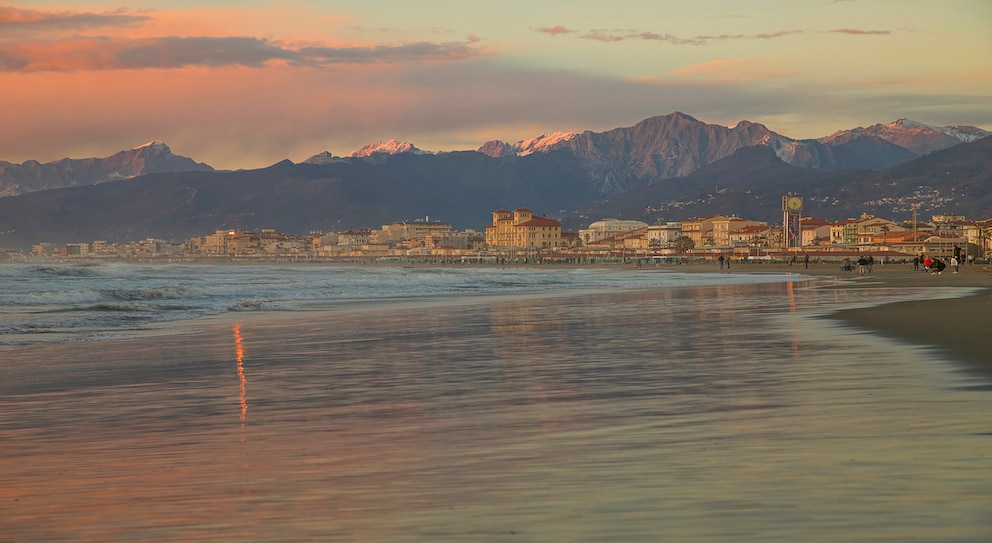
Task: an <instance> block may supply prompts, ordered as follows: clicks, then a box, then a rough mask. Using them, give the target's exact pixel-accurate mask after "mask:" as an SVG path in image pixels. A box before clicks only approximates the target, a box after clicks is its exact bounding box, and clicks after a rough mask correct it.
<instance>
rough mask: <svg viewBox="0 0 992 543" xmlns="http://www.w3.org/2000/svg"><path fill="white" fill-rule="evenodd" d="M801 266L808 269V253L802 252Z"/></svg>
mask: <svg viewBox="0 0 992 543" xmlns="http://www.w3.org/2000/svg"><path fill="white" fill-rule="evenodd" d="M803 267H805V268H806V269H807V270H808V269H809V253H805V254H803Z"/></svg>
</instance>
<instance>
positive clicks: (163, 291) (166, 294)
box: [97, 287, 188, 301]
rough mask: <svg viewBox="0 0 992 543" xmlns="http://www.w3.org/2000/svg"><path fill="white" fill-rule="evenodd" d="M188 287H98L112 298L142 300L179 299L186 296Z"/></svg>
mask: <svg viewBox="0 0 992 543" xmlns="http://www.w3.org/2000/svg"><path fill="white" fill-rule="evenodd" d="M187 290H188V289H186V288H184V287H169V288H155V289H143V288H122V289H98V290H97V292H98V293H100V295H101V296H104V297H106V298H110V299H112V300H123V301H141V300H178V299H181V298H183V297H185V295H186V292H187Z"/></svg>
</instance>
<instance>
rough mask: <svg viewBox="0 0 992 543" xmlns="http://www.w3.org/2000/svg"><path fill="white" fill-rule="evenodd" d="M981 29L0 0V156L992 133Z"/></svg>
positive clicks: (780, 14) (536, 10) (630, 10)
mask: <svg viewBox="0 0 992 543" xmlns="http://www.w3.org/2000/svg"><path fill="white" fill-rule="evenodd" d="M0 2H2V0H0ZM990 23H992V2H990V1H988V0H943V1H940V2H935V1H933V0H791V1H783V0H748V1H718V0H693V1H684V0H683V1H678V2H675V1H646V0H613V1H610V2H601V1H596V2H594V1H591V0H569V1H568V2H565V1H541V2H537V1H534V0H528V1H521V0H501V1H499V2H465V1H464V0H459V1H447V0H435V1H428V2H411V1H409V0H404V1H399V0H378V1H376V2H358V1H337V2H335V1H328V2H316V1H311V2H307V1H289V2H271V1H252V0H242V1H231V0H197V1H186V0H173V1H169V2H161V1H153V0H123V3H122V2H121V0H115V2H113V3H98V2H82V1H74V0H68V1H62V2H34V1H27V2H18V3H16V4H6V5H3V4H0V123H2V124H0V126H2V128H0V160H6V161H9V162H15V163H17V162H22V161H25V160H29V159H34V160H39V161H41V162H47V161H51V160H58V159H61V158H63V157H73V158H83V157H91V156H98V157H102V156H107V155H110V154H113V153H115V152H117V151H119V150H122V149H128V148H132V147H135V146H138V145H141V144H143V143H145V142H147V141H150V140H155V139H160V140H164V141H165V142H166V143H168V144H169V146H170V147H171V148H172V150H173V152H175V153H177V154H181V155H185V156H189V157H192V158H194V159H196V160H197V161H201V162H206V163H208V164H210V165H212V166H214V167H216V168H256V167H261V166H267V165H269V164H272V163H274V162H277V161H279V160H282V159H284V158H289V159H290V160H293V161H294V162H299V161H302V160H304V159H306V158H307V157H309V156H311V155H313V154H316V153H319V152H321V151H325V150H326V151H330V152H332V153H334V154H335V155H346V154H348V153H350V152H351V151H353V150H355V149H358V148H360V147H362V146H363V145H365V144H367V143H371V142H375V141H379V140H386V139H398V140H403V141H409V142H411V143H413V144H414V145H416V146H417V147H419V148H421V149H424V150H429V151H442V150H443V151H451V150H463V149H477V148H478V147H479V146H480V145H482V144H483V143H484V142H485V141H487V140H492V139H501V140H503V141H508V142H511V143H512V142H515V141H518V140H521V139H527V138H531V137H534V136H536V135H538V134H541V133H550V132H555V131H583V130H593V131H597V132H600V131H604V130H609V129H611V128H616V127H620V126H631V125H633V124H635V123H637V122H638V121H641V120H643V119H645V118H647V117H651V116H655V115H666V114H669V113H672V112H675V111H681V112H683V113H686V114H689V115H692V116H693V117H695V118H697V119H699V120H700V121H703V122H707V123H714V124H724V125H730V126H732V125H735V124H737V122H738V121H741V120H749V121H753V122H758V123H762V124H764V125H766V126H767V127H768V128H770V129H771V130H774V131H776V132H779V133H781V134H783V135H786V136H789V137H793V138H817V137H822V136H826V135H829V134H831V133H833V132H836V131H838V130H844V129H848V128H854V127H856V126H869V125H871V124H875V123H887V122H891V121H894V120H896V119H899V118H903V117H907V118H910V119H913V120H916V121H920V122H924V123H928V124H933V125H940V126H944V125H954V124H968V125H975V126H979V127H982V128H985V129H992V32H990V31H989V28H990Z"/></svg>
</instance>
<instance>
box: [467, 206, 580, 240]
mask: <svg viewBox="0 0 992 543" xmlns="http://www.w3.org/2000/svg"><path fill="white" fill-rule="evenodd" d="M486 245H488V246H489V247H491V248H506V249H514V248H515V249H557V248H560V247H562V246H564V243H563V241H562V237H561V223H560V222H558V221H556V220H554V219H548V218H545V217H534V214H533V212H532V211H531V210H529V209H524V208H521V209H517V210H516V211H513V212H510V211H507V210H505V209H498V210H496V211H493V224H491V225H489V226H487V227H486Z"/></svg>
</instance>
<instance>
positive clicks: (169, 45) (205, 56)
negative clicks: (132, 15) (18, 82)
mask: <svg viewBox="0 0 992 543" xmlns="http://www.w3.org/2000/svg"><path fill="white" fill-rule="evenodd" d="M477 54H479V51H478V49H476V48H474V47H472V45H470V43H467V42H447V43H430V42H418V43H403V44H395V45H392V44H390V45H372V46H359V47H355V46H346V47H333V46H324V45H308V46H304V47H298V48H292V47H288V46H286V45H283V44H281V43H279V42H276V41H271V40H266V39H260V38H252V37H240V36H230V37H203V36H199V37H187V38H180V37H162V38H133V39H132V38H85V37H77V38H71V39H65V40H58V41H43V42H28V43H12V44H0V71H7V72H38V71H77V70H137V69H148V68H181V67H186V66H208V67H218V66H248V67H262V66H266V65H269V64H280V63H285V64H289V65H296V66H329V65H336V64H353V63H359V64H370V63H397V62H418V61H432V60H457V59H463V58H468V57H472V56H475V55H477Z"/></svg>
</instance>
